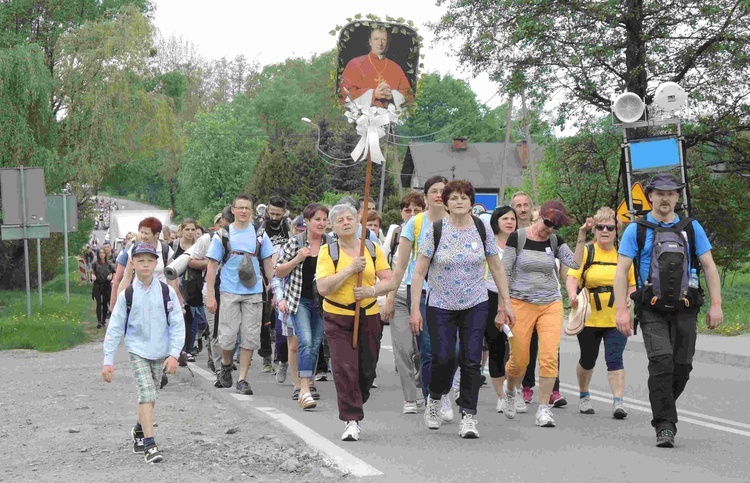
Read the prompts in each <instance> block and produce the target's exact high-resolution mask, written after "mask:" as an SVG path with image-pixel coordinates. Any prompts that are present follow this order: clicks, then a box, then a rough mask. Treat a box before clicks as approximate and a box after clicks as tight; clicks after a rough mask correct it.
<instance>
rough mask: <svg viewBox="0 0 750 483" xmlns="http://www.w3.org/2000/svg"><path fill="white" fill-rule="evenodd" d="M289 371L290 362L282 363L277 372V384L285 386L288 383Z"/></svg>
mask: <svg viewBox="0 0 750 483" xmlns="http://www.w3.org/2000/svg"><path fill="white" fill-rule="evenodd" d="M288 370H289V363H288V362H280V363H279V368H278V370H277V371H276V382H278V383H279V384H284V382H285V381H286V373H287V371H288Z"/></svg>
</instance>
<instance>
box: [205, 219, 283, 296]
mask: <svg viewBox="0 0 750 483" xmlns="http://www.w3.org/2000/svg"><path fill="white" fill-rule="evenodd" d="M257 243H258V242H257V235H256V233H255V228H254V227H253V225H252V224H250V225H248V227H247V228H245V229H244V230H238V229H236V228H235V227H234V224H232V225H229V249H230V250H231V251H233V252H248V253H253V254H254V253H255V250H256V246H257ZM274 253H275V249H274V247H273V243H271V239H270V238H268V235H267V234H266V233H263V243H262V244H261V247H260V256H259V257H258V258H260V260H265V259H266V258H268V257H270V256H273V254H274ZM206 258H210V259H211V260H216V261H217V262H219V263H221V261H222V260H223V259H224V246H223V245H222V244H221V236H220V235H219V234H216V235H214V237H213V238H211V245H209V247H208V253H206ZM258 258H256V257H252V260H253V268H254V269H255V274H256V276H257V279H258V281H257V282H256V283H255V286H253V287H252V288H248V287H245V286H244V285H242V282H241V281H240V277H239V274H238V272H237V270H238V269H239V268H240V264H241V263H242V255H235V254H230V255H229V258H228V259H227V262H226V263H225V264H224V268H222V269H221V291H222V292H228V293H232V294H236V295H247V294H257V293H263V277H262V276H261V275H260V260H258ZM269 276H270V274H269Z"/></svg>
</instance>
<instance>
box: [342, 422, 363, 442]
mask: <svg viewBox="0 0 750 483" xmlns="http://www.w3.org/2000/svg"><path fill="white" fill-rule="evenodd" d="M360 431H362V429H361V428H360V427H359V422H357V421H347V422H346V428H344V434H342V435H341V441H359V433H360Z"/></svg>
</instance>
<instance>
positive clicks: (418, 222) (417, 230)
mask: <svg viewBox="0 0 750 483" xmlns="http://www.w3.org/2000/svg"><path fill="white" fill-rule="evenodd" d="M426 217H427V215H426V214H424V212H423V213H420V214H418V215H417V216H416V217H415V218H414V241H413V242H412V248H411V254H412V258H413V259H414V260H416V259H417V255H418V254H419V235H420V234H421V233H422V225H423V224H424V220H425V218H426Z"/></svg>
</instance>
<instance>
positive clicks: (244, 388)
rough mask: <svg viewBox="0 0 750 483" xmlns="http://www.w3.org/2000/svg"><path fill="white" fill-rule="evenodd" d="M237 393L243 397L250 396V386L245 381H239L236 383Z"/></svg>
mask: <svg viewBox="0 0 750 483" xmlns="http://www.w3.org/2000/svg"><path fill="white" fill-rule="evenodd" d="M237 393H238V394H243V395H245V396H252V395H253V390H252V389H251V388H250V384H248V383H247V381H246V380H244V379H240V380H239V381H237Z"/></svg>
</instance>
